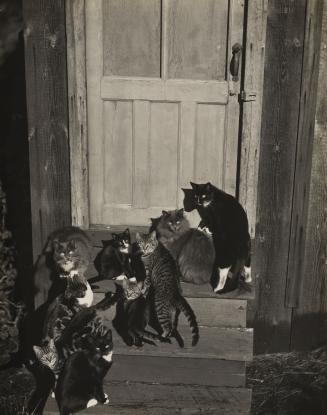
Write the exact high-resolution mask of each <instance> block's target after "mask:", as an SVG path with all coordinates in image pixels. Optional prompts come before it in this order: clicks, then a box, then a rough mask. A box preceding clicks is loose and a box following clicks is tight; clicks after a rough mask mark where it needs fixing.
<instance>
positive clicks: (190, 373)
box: [110, 352, 245, 387]
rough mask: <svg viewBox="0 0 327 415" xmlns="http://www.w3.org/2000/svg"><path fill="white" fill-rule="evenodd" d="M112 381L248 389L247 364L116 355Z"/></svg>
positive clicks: (111, 371) (214, 360)
mask: <svg viewBox="0 0 327 415" xmlns="http://www.w3.org/2000/svg"><path fill="white" fill-rule="evenodd" d="M113 362H114V364H113V367H112V369H111V370H110V381H120V382H148V383H161V384H183V385H194V384H196V385H208V386H210V385H212V386H229V387H244V386H245V362H234V361H231V360H217V359H189V358H183V357H182V358H170V357H167V358H165V357H161V358H157V357H152V356H126V355H117V354H116V353H115V352H114V357H113Z"/></svg>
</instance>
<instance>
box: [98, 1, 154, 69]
mask: <svg viewBox="0 0 327 415" xmlns="http://www.w3.org/2000/svg"><path fill="white" fill-rule="evenodd" d="M160 20H161V1H160V0H124V1H122V0H110V1H104V2H103V51H104V54H103V62H104V74H105V75H120V76H155V77H160V36H161V35H160ZM135 22H137V24H135Z"/></svg>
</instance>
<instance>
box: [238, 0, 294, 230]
mask: <svg viewBox="0 0 327 415" xmlns="http://www.w3.org/2000/svg"><path fill="white" fill-rule="evenodd" d="M270 3H271V4H269V7H270V9H272V8H273V7H275V10H276V12H277V10H279V9H282V8H283V7H284V3H285V9H287V8H288V7H289V5H288V2H281V3H279V2H276V3H275V2H270ZM282 3H283V4H282ZM267 5H268V0H263V1H262V0H253V1H248V2H247V13H246V16H247V31H246V45H245V50H243V54H245V65H244V67H243V68H244V75H243V89H244V90H245V91H248V92H252V91H254V92H255V93H256V100H255V101H254V102H244V103H243V105H242V123H243V125H242V140H241V142H240V152H239V157H240V160H239V174H238V179H239V180H238V181H239V184H238V197H239V200H240V202H241V204H242V205H243V206H244V208H245V210H246V212H247V215H248V218H249V226H250V235H251V238H254V235H255V231H256V222H257V220H256V213H257V189H258V170H259V154H260V143H261V137H262V138H263V139H265V136H264V135H263V134H260V133H261V113H265V111H266V110H267V111H268V113H267V114H269V110H268V107H265V106H264V105H263V101H262V95H263V90H264V89H265V91H267V92H265V94H269V96H270V94H272V92H273V89H274V88H275V86H276V84H275V83H274V81H273V80H272V81H273V82H272V83H271V84H270V82H269V81H268V80H266V81H265V82H266V84H265V87H264V86H263V76H264V67H265V64H266V68H267V71H268V70H271V68H272V66H269V64H270V65H271V64H272V62H269V59H274V58H273V56H274V53H275V56H276V60H275V62H274V64H275V65H279V64H280V61H279V60H278V58H279V57H280V54H281V53H283V50H285V45H283V44H282V43H283V41H282V39H283V35H284V32H283V31H281V32H280V33H278V29H274V27H273V26H272V27H271V29H270V28H269V34H270V36H271V39H268V41H267V44H266V21H267V7H268V6H267ZM282 15H283V13H282V12H281V16H282ZM285 16H287V13H286V14H285ZM281 22H282V20H281ZM281 22H277V25H280V26H282V23H281ZM272 32H274V33H272ZM272 39H276V42H279V43H280V45H279V46H280V47H281V50H280V51H278V50H277V48H275V47H274V46H272V43H273V42H272ZM269 42H270V43H269ZM265 46H266V48H268V47H269V48H270V50H269V53H270V55H269V56H270V57H268V58H267V59H266V61H265ZM276 46H277V45H276ZM277 57H278V58H277ZM282 59H283V58H282ZM268 62H269V64H268ZM275 68H276V67H275ZM280 70H282V68H281V69H280ZM271 76H272V77H273V76H274V71H271ZM281 76H284V75H282V74H281ZM269 85H270V86H269ZM270 88H271V89H270ZM273 95H274V96H275V95H276V96H278V91H276V94H273ZM274 98H275V97H274ZM266 99H267V100H268V95H267V97H266ZM266 105H267V104H266ZM262 145H264V144H262ZM260 163H261V161H260Z"/></svg>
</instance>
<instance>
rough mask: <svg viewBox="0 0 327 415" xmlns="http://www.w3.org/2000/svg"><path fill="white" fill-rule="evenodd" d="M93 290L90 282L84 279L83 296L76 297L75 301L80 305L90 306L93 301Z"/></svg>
mask: <svg viewBox="0 0 327 415" xmlns="http://www.w3.org/2000/svg"><path fill="white" fill-rule="evenodd" d="M93 296H94V295H93V291H92V288H91V286H90V284H89V283H88V282H87V281H86V291H85V295H84V297H80V298H77V302H78V304H79V305H80V306H83V307H91V305H92V303H93Z"/></svg>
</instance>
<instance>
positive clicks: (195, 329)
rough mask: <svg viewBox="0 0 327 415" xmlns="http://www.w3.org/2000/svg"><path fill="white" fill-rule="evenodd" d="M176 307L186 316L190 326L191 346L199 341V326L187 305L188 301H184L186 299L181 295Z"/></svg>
mask: <svg viewBox="0 0 327 415" xmlns="http://www.w3.org/2000/svg"><path fill="white" fill-rule="evenodd" d="M177 307H178V308H179V310H180V311H182V312H183V313H184V315H185V317H186V318H187V321H188V322H189V324H190V327H191V330H192V346H195V345H196V344H197V343H198V341H199V338H200V335H199V326H198V323H197V321H196V317H195V314H194V311H193V309H192V308H191V306H190V305H189V303H188V302H187V301H186V299H185V298H184V297H182V296H181V297H180V299H179V300H178V303H177Z"/></svg>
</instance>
